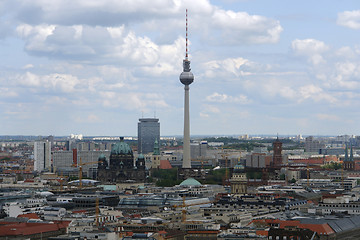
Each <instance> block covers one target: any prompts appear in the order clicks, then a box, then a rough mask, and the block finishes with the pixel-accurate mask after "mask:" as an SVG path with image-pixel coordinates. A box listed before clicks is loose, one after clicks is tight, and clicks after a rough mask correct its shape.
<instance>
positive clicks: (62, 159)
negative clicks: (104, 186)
mask: <svg viewBox="0 0 360 240" xmlns="http://www.w3.org/2000/svg"><path fill="white" fill-rule="evenodd" d="M101 155H104V156H105V157H106V158H107V159H109V157H110V151H107V150H105V151H78V150H77V149H73V150H72V151H54V152H52V159H53V169H54V172H57V173H58V174H61V173H62V174H65V172H66V169H69V168H75V167H77V166H79V165H80V162H81V165H82V171H83V176H84V177H93V176H92V174H91V172H93V171H94V169H95V170H96V168H97V161H98V159H99V157H100V156H101Z"/></svg>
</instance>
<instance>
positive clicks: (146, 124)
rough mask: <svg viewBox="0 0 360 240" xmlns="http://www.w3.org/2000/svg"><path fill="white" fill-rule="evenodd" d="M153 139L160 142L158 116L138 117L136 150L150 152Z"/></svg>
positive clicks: (152, 148) (152, 146)
mask: <svg viewBox="0 0 360 240" xmlns="http://www.w3.org/2000/svg"><path fill="white" fill-rule="evenodd" d="M155 140H157V141H158V142H160V123H159V119H158V118H140V119H139V122H138V152H139V153H142V154H147V153H150V152H152V151H153V150H154V143H155Z"/></svg>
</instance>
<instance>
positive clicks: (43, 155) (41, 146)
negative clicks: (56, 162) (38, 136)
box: [34, 141, 51, 172]
mask: <svg viewBox="0 0 360 240" xmlns="http://www.w3.org/2000/svg"><path fill="white" fill-rule="evenodd" d="M34 160H35V161H34V170H35V171H38V172H41V171H44V170H48V171H50V170H51V143H50V142H49V141H37V142H35V143H34Z"/></svg>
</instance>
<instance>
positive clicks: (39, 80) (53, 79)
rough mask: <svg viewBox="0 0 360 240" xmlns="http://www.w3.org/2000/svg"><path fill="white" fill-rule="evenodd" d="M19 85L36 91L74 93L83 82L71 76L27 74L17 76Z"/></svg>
mask: <svg viewBox="0 0 360 240" xmlns="http://www.w3.org/2000/svg"><path fill="white" fill-rule="evenodd" d="M16 80H17V82H18V84H20V85H22V86H26V87H30V88H34V89H38V90H40V89H43V90H54V91H58V90H60V91H62V92H73V91H74V90H75V88H76V87H77V86H78V85H80V83H81V81H80V80H79V79H78V78H77V77H75V76H72V75H69V74H57V73H54V74H49V75H43V76H41V75H36V74H33V73H31V72H26V73H25V74H23V75H19V76H17V79H16Z"/></svg>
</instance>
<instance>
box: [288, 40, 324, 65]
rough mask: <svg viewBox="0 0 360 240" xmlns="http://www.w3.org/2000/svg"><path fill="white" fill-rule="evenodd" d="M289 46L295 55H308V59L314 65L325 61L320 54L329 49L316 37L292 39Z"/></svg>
mask: <svg viewBox="0 0 360 240" xmlns="http://www.w3.org/2000/svg"><path fill="white" fill-rule="evenodd" d="M291 47H292V49H293V51H294V53H295V54H296V55H299V56H306V57H308V60H309V61H310V62H311V63H312V64H314V65H318V64H320V63H325V62H326V61H325V59H324V58H323V56H322V55H321V54H323V53H324V52H326V51H328V50H329V49H330V48H329V46H327V45H326V44H325V43H324V42H322V41H319V40H316V39H303V40H300V39H295V40H294V41H292V43H291Z"/></svg>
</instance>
